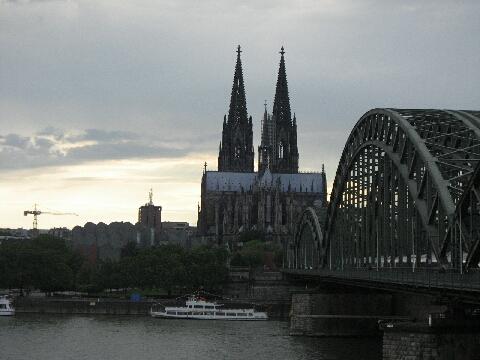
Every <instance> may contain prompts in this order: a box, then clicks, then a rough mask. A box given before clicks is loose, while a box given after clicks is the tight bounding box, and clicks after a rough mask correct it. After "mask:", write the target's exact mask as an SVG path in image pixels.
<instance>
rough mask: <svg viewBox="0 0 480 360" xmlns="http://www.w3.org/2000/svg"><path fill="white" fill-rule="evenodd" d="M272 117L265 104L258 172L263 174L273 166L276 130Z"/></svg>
mask: <svg viewBox="0 0 480 360" xmlns="http://www.w3.org/2000/svg"><path fill="white" fill-rule="evenodd" d="M273 125H274V124H273V120H272V116H271V115H270V114H269V113H268V112H267V103H266V102H265V112H264V113H263V120H262V125H261V128H262V138H261V143H260V146H259V147H258V172H259V173H263V172H264V171H265V170H266V169H267V168H268V169H270V170H271V169H272V166H273V160H274V158H273V148H274V146H275V145H274V138H275V128H274V126H273Z"/></svg>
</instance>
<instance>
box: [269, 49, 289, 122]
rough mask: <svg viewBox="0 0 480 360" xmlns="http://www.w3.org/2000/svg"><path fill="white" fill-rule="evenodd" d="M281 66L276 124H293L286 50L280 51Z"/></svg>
mask: <svg viewBox="0 0 480 360" xmlns="http://www.w3.org/2000/svg"><path fill="white" fill-rule="evenodd" d="M280 54H281V57H280V66H279V68H278V78H277V88H276V90H275V100H274V101H273V116H274V117H275V118H276V120H275V121H276V122H277V123H278V122H284V121H288V122H291V119H292V115H291V112H290V98H289V96H288V83H287V72H286V70H285V58H284V56H283V55H284V54H285V50H284V49H283V46H282V49H281V51H280Z"/></svg>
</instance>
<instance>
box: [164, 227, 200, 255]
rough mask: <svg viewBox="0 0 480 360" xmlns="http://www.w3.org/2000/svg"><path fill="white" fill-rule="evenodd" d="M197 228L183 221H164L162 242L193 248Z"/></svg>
mask: <svg viewBox="0 0 480 360" xmlns="http://www.w3.org/2000/svg"><path fill="white" fill-rule="evenodd" d="M195 231H196V228H195V227H192V226H190V225H189V224H188V222H183V221H164V222H162V235H161V238H160V244H175V245H179V246H182V247H184V248H187V249H188V248H191V247H192V245H195V244H192V237H193V235H194V234H195Z"/></svg>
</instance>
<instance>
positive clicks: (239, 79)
mask: <svg viewBox="0 0 480 360" xmlns="http://www.w3.org/2000/svg"><path fill="white" fill-rule="evenodd" d="M240 53H241V50H240V45H239V46H238V48H237V63H236V65H235V74H234V77H233V86H232V94H231V97H230V108H229V110H228V117H227V116H225V117H224V119H223V131H222V142H221V144H220V149H219V154H218V171H231V172H253V161H254V153H253V130H252V117H248V114H247V101H246V98H245V86H244V83H243V71H242V61H241V59H240Z"/></svg>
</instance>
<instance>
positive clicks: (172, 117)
mask: <svg viewBox="0 0 480 360" xmlns="http://www.w3.org/2000/svg"><path fill="white" fill-rule="evenodd" d="M479 17H480V1H477V0H471V1H454V0H451V1H448V0H424V1H418V0H403V1H394V0H377V1H375V0H301V1H287V0H284V1H282V0H269V1H253V0H252V1H238V0H235V1H233V0H227V1H194V0H186V1H174V0H172V1H148V0H146V1H141V2H140V1H117V0H105V1H98V0H96V1H93V0H92V1H89V0H85V1H73V0H65V1H62V0H52V1H32V0H30V1H28V0H17V1H12V0H10V1H5V0H0V54H1V56H0V125H1V126H0V172H7V171H8V172H12V171H18V170H20V169H24V170H28V169H33V168H35V169H41V168H42V167H45V169H46V170H45V171H49V170H47V169H50V168H52V166H53V167H54V166H67V165H72V166H73V165H78V164H86V163H89V162H98V161H110V160H121V159H154V158H155V159H157V158H158V159H175V158H178V159H180V158H188V157H191V156H193V155H195V154H196V155H198V154H204V157H205V159H207V158H208V159H215V157H216V153H217V151H218V142H219V141H220V138H221V127H222V120H223V115H224V114H225V113H226V112H227V109H228V100H229V95H230V90H231V84H232V78H233V70H234V63H235V55H236V54H235V49H236V46H237V45H238V44H240V45H242V49H243V52H242V61H243V70H244V77H245V86H246V93H247V107H248V111H249V113H250V114H251V115H252V116H253V119H254V143H255V144H256V145H258V143H259V137H260V119H261V116H262V114H263V103H264V100H265V99H266V100H267V103H268V108H269V110H270V111H271V107H272V100H273V96H274V91H275V82H276V75H277V67H278V62H279V54H278V51H279V49H280V47H281V46H282V45H283V46H285V50H286V55H285V56H286V67H287V76H288V81H289V90H290V97H291V104H292V110H293V111H295V112H296V115H297V122H298V141H299V151H300V167H301V169H303V170H319V169H320V168H321V164H322V163H325V164H326V170H327V176H328V177H329V178H330V179H331V178H332V177H333V174H334V173H335V171H336V166H337V163H338V159H339V157H340V154H341V151H342V149H343V146H344V143H345V140H346V138H347V137H348V134H349V132H350V130H351V128H352V127H353V125H354V123H355V122H356V121H357V119H358V118H360V116H361V115H362V114H363V113H364V112H366V111H368V110H369V109H371V108H374V107H399V108H402V107H408V108H452V109H479V108H480V105H479V94H480V70H479V69H480V41H479V34H480V21H479V20H478V19H479ZM202 156H203V155H202ZM213 161H214V160H213ZM210 162H212V161H210ZM201 164H202V160H201V159H199V166H198V176H201ZM210 166H211V168H216V164H214V163H211V164H210ZM191 180H192V181H193V179H191ZM195 181H198V179H197V178H195ZM12 186H13V185H12ZM146 186H147V187H148V185H146ZM158 186H161V184H158ZM13 189H14V188H13ZM25 201H26V200H25ZM194 201H195V202H196V199H192V202H194ZM194 212H195V207H194V206H192V213H194ZM193 216H194V215H192V217H193Z"/></svg>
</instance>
